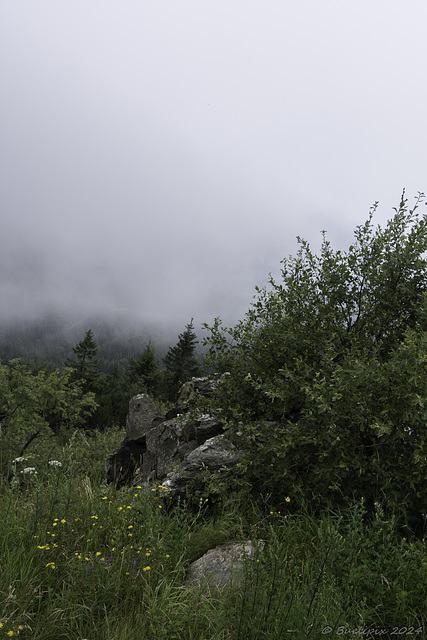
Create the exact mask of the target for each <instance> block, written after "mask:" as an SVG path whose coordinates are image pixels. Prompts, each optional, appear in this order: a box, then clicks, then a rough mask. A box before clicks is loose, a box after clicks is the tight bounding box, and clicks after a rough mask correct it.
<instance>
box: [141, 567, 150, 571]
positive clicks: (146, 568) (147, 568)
mask: <svg viewBox="0 0 427 640" xmlns="http://www.w3.org/2000/svg"><path fill="white" fill-rule="evenodd" d="M150 569H151V567H144V568H143V571H150Z"/></svg>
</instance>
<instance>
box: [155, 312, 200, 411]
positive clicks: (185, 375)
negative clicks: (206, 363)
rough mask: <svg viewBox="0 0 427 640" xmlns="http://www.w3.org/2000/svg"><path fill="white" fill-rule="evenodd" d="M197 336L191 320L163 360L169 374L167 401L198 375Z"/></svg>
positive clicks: (173, 397)
mask: <svg viewBox="0 0 427 640" xmlns="http://www.w3.org/2000/svg"><path fill="white" fill-rule="evenodd" d="M197 342H198V341H197V336H196V334H195V332H194V326H193V319H191V322H190V323H189V324H187V325H186V327H185V331H183V333H180V334H179V336H178V342H177V344H176V345H175V346H174V347H170V348H169V351H168V352H167V354H166V355H165V357H164V358H163V363H164V365H165V367H166V370H167V371H168V373H169V374H170V385H169V399H171V400H173V399H175V397H176V394H177V392H178V390H179V387H180V386H181V385H182V384H183V383H184V382H186V381H187V380H190V379H191V378H192V377H193V376H197V375H199V374H200V365H199V363H198V362H197V359H196V356H195V349H196V344H197Z"/></svg>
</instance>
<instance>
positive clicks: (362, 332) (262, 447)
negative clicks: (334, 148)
mask: <svg viewBox="0 0 427 640" xmlns="http://www.w3.org/2000/svg"><path fill="white" fill-rule="evenodd" d="M404 196H405V194H404V193H403V195H402V199H401V202H400V205H399V207H398V208H397V209H395V214H394V216H393V217H392V218H391V219H390V220H389V221H388V223H387V225H386V227H385V228H384V229H382V228H381V227H379V226H378V227H377V228H374V225H373V216H374V213H375V210H376V208H377V205H375V206H374V207H373V208H372V209H371V212H370V215H369V218H368V220H367V221H366V223H365V224H363V225H361V226H358V227H357V228H356V231H355V234H354V236H355V241H354V243H353V244H352V245H351V246H350V247H349V249H348V251H340V250H337V251H334V250H333V249H332V247H331V245H330V243H329V242H328V241H327V240H326V237H325V234H323V243H322V246H321V250H320V255H318V256H317V255H314V254H313V253H312V251H311V249H310V247H309V245H308V243H307V242H305V241H304V240H301V239H300V238H298V242H299V244H300V248H299V251H298V253H297V255H296V257H291V258H289V259H286V260H284V261H283V263H282V264H283V267H282V272H281V276H282V281H281V282H279V283H277V282H275V281H274V280H273V279H272V278H270V286H271V288H270V289H269V290H267V289H266V288H264V289H257V294H258V296H257V298H256V300H255V302H254V303H253V305H252V308H251V309H250V310H249V311H248V312H247V314H246V316H245V318H244V319H243V320H242V321H240V322H239V323H238V324H237V325H236V326H235V327H234V328H232V329H225V328H223V327H222V324H221V321H220V320H219V319H217V320H216V321H215V323H214V325H213V327H211V328H210V332H211V335H210V337H209V338H208V339H207V340H206V341H205V343H207V344H208V345H209V348H210V351H209V356H208V358H209V362H210V364H211V365H213V366H214V368H215V369H216V370H217V371H219V372H223V371H228V372H229V374H230V375H228V376H227V377H226V380H225V382H224V383H223V384H222V385H221V386H220V387H219V391H218V395H217V398H216V400H215V402H216V403H217V404H218V405H219V406H221V407H222V409H223V411H222V414H223V416H224V419H225V420H226V421H227V422H228V425H229V427H230V433H231V434H233V433H235V432H237V431H238V430H240V429H241V425H242V423H243V424H244V425H245V429H244V437H245V438H246V446H247V448H248V450H249V452H250V454H249V455H248V456H247V459H246V460H245V464H244V465H243V471H245V473H246V474H252V481H253V484H254V485H256V486H257V487H258V488H259V487H262V488H264V489H265V490H267V491H269V492H273V493H275V495H277V496H278V498H280V494H281V491H282V489H281V487H287V488H288V487H289V486H292V487H293V488H294V489H295V490H298V491H299V493H300V496H301V500H308V501H309V502H313V503H314V504H318V505H319V506H320V505H325V504H332V505H335V506H336V505H339V504H341V505H342V504H347V503H349V502H350V503H352V502H353V500H354V499H360V498H362V497H364V498H365V499H366V502H367V505H368V506H369V508H370V509H371V510H372V509H373V506H374V502H375V501H377V500H381V501H382V500H383V499H385V500H386V503H387V505H388V506H389V507H390V508H391V509H392V510H396V511H398V512H399V514H400V516H401V518H402V519H403V521H406V523H407V524H409V525H410V526H413V527H415V528H416V527H420V526H422V521H423V519H425V517H426V513H427V505H426V495H427V494H426V490H427V486H426V478H427V438H426V434H427V432H426V428H427V427H426V424H427V422H426V417H427V404H426V402H427V401H426V398H427V357H426V353H427V298H426V295H427V269H426V266H427V262H426V258H425V255H426V251H427V219H426V215H422V214H421V213H420V211H419V205H420V202H421V201H422V198H423V194H419V196H418V198H417V200H416V203H415V206H414V207H413V208H412V209H409V208H408V205H407V200H406V199H405V197H404ZM208 328H209V327H208ZM285 490H287V489H285Z"/></svg>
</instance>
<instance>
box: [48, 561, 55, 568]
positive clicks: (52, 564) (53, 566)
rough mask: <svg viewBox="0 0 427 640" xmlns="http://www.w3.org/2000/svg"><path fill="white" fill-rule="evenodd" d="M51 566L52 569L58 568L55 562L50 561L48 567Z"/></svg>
mask: <svg viewBox="0 0 427 640" xmlns="http://www.w3.org/2000/svg"><path fill="white" fill-rule="evenodd" d="M48 567H50V568H51V569H56V566H55V563H54V562H48V563H47V565H46V569H47V568H48Z"/></svg>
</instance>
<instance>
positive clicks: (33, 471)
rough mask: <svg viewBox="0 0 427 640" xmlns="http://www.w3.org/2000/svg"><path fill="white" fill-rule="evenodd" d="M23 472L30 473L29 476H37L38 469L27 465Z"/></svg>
mask: <svg viewBox="0 0 427 640" xmlns="http://www.w3.org/2000/svg"><path fill="white" fill-rule="evenodd" d="M21 473H23V474H24V475H29V476H36V475H37V471H36V468H35V467H26V468H25V469H23V470H22V471H21Z"/></svg>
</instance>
